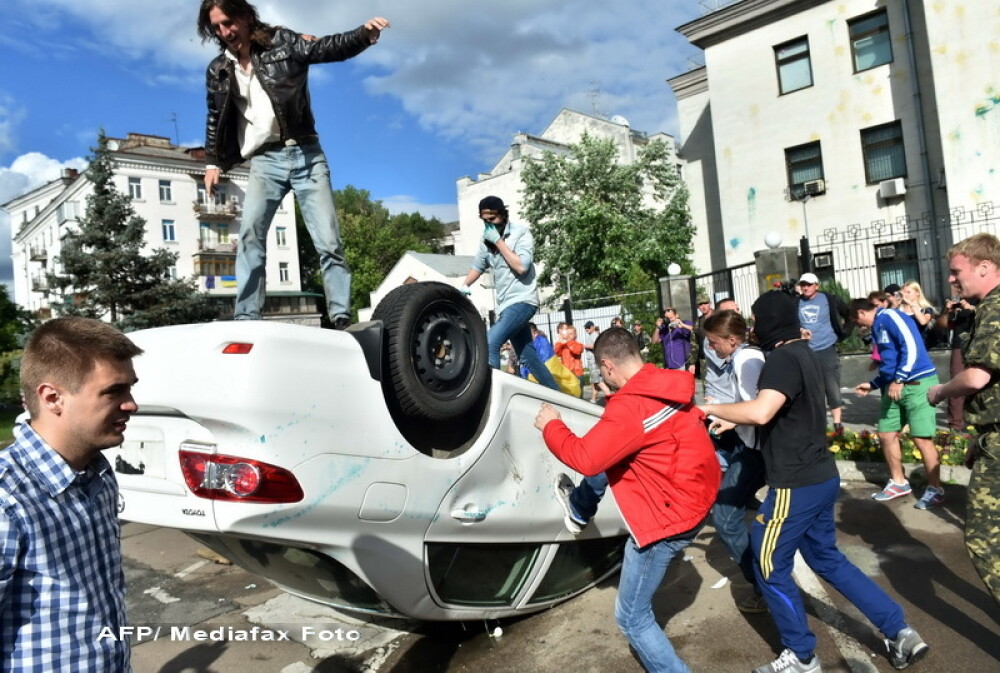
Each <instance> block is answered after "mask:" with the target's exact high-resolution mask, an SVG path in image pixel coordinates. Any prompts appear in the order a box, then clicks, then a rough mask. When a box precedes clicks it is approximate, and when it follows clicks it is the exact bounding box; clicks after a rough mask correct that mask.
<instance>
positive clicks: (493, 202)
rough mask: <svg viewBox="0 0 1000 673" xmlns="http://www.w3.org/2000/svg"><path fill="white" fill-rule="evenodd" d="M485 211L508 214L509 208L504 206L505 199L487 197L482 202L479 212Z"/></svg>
mask: <svg viewBox="0 0 1000 673" xmlns="http://www.w3.org/2000/svg"><path fill="white" fill-rule="evenodd" d="M484 210H492V211H495V212H497V213H506V212H507V206H505V205H504V204H503V199H501V198H500V197H499V196H487V197H486V198H484V199H483V200H482V201H480V202H479V212H483V211H484Z"/></svg>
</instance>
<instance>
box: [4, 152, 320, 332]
mask: <svg viewBox="0 0 1000 673" xmlns="http://www.w3.org/2000/svg"><path fill="white" fill-rule="evenodd" d="M108 148H109V149H110V150H111V156H112V160H113V163H114V183H115V188H116V189H117V190H118V191H119V192H121V193H123V194H126V195H128V196H130V197H131V200H132V207H133V209H134V210H135V214H136V215H137V216H139V217H141V218H142V219H144V220H145V221H146V239H145V249H146V250H153V249H155V248H165V249H167V250H170V251H172V252H176V253H177V255H178V256H177V262H176V265H175V267H174V268H172V269H171V272H170V273H171V275H172V276H174V277H181V278H188V277H190V278H194V280H195V281H196V283H197V287H198V289H199V290H200V291H202V292H205V293H207V294H209V295H211V296H214V297H218V298H220V301H222V300H229V303H230V304H231V303H232V302H234V301H235V296H236V268H235V266H236V241H237V237H238V235H239V229H240V214H241V204H242V203H243V198H244V195H245V192H246V187H247V179H248V177H249V170H248V169H247V168H246V167H242V166H237V167H235V168H233V169H232V170H230V171H229V172H227V173H226V174H225V175H224V177H223V178H222V180H221V181H220V184H219V185H218V186H217V188H216V193H215V195H214V197H212V198H209V197H208V195H207V194H206V193H205V187H204V174H205V157H204V150H203V149H201V148H184V147H178V146H175V145H172V144H171V143H170V141H169V140H168V139H167V138H162V137H159V136H151V135H144V134H139V133H130V134H128V137H127V138H124V139H118V138H109V139H108ZM91 193H92V185H91V183H90V181H89V180H87V177H86V171H84V173H82V174H78V173H77V172H76V171H74V170H70V169H67V170H64V171H63V174H62V176H61V177H60V178H59V179H58V180H54V181H52V182H50V183H48V184H46V185H42V186H41V187H38V188H37V189H34V190H32V191H30V192H28V193H27V194H24V195H22V196H19V197H17V198H15V199H13V200H11V201H10V202H8V203H6V204H4V206H3V208H4V209H5V210H7V211H8V212H9V213H10V222H11V235H12V258H13V269H14V288H13V299H14V301H15V302H16V303H17V304H19V305H20V306H22V307H23V308H25V309H27V310H29V311H32V312H34V313H36V314H38V315H40V316H43V317H47V316H49V315H50V314H51V311H50V305H49V288H48V281H47V275H48V274H49V273H57V274H58V273H61V269H60V268H59V263H58V257H59V253H60V250H61V243H62V239H63V236H64V235H65V234H66V232H67V231H68V230H70V229H71V228H73V227H75V226H77V222H78V218H79V217H81V216H83V215H84V213H85V211H86V206H87V203H86V201H87V197H88V196H89V195H90V194H91ZM267 251H268V255H267V267H266V273H267V293H268V299H267V304H266V306H265V313H267V314H269V317H271V316H276V315H280V316H282V317H285V318H288V317H291V316H297V315H301V316H304V317H303V321H304V322H310V319H309V318H308V316H309V315H310V314H312V315H315V316H316V317H317V318H318V315H317V314H316V304H315V298H314V297H312V296H305V295H303V293H302V292H301V288H302V285H301V281H300V277H299V262H298V241H297V237H296V231H295V206H294V199H293V196H292V195H291V194H289V195H288V196H286V197H285V199H284V201H283V202H282V204H281V206H280V207H279V209H278V212H277V214H276V215H275V217H274V221H273V222H272V225H271V229H270V231H269V233H268V242H267ZM316 322H318V320H317V321H316Z"/></svg>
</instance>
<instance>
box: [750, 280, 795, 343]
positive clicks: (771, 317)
mask: <svg viewBox="0 0 1000 673" xmlns="http://www.w3.org/2000/svg"><path fill="white" fill-rule="evenodd" d="M752 310H753V331H754V334H756V335H757V341H758V343H759V344H760V347H761V348H762V349H764V350H765V351H769V350H772V349H774V347H775V345H776V344H778V343H780V342H782V341H791V340H792V339H798V338H799V337H800V336H801V335H802V333H801V332H800V331H799V306H798V301H797V300H796V299H795V298H793V297H792V296H791V295H788V294H786V293H784V292H781V291H778V290H771V291H770V292H765V293H764V294H762V295H761V296H760V298H759V299H757V301H755V302H754V303H753V309H752Z"/></svg>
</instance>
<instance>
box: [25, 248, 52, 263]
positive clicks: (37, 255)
mask: <svg viewBox="0 0 1000 673" xmlns="http://www.w3.org/2000/svg"><path fill="white" fill-rule="evenodd" d="M28 257H29V258H30V259H31V261H32V262H45V261H47V260H48V259H49V251H48V250H46V249H45V248H44V247H43V246H41V245H33V246H31V247H29V248H28Z"/></svg>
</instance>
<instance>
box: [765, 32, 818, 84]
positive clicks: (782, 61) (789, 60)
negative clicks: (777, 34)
mask: <svg viewBox="0 0 1000 673" xmlns="http://www.w3.org/2000/svg"><path fill="white" fill-rule="evenodd" d="M799 42H801V43H803V44H804V45H805V51H804V52H803V53H802V54H801V55H800V54H795V55H793V56H788V57H785V58H781V57H780V56H779V54H778V52H779V50H781V49H786V48H788V47H791V46H793V45H795V44H796V43H799ZM772 49H773V50H774V70H775V74H776V75H777V77H778V95H779V96H786V95H788V94H790V93H795V92H796V91H802V90H803V89H808V88H809V87H811V86H813V85H814V84H815V80H814V79H813V71H812V51H811V50H810V48H809V35H801V36H799V37H796V38H794V39H792V40H788V41H786V42H782V43H781V44H776V45H774V46H773V47H772ZM802 60H805V62H806V66H807V68H806V69H807V70H808V72H809V83H808V84H803V85H802V86H800V87H796V88H794V89H788V90H787V91H786V90H785V85H784V80H783V79H782V77H781V69H782V67H783V66H787V65H791V64H793V63H796V62H798V61H802Z"/></svg>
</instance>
